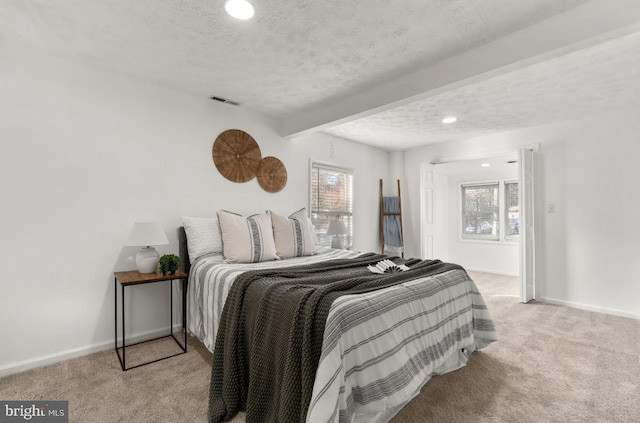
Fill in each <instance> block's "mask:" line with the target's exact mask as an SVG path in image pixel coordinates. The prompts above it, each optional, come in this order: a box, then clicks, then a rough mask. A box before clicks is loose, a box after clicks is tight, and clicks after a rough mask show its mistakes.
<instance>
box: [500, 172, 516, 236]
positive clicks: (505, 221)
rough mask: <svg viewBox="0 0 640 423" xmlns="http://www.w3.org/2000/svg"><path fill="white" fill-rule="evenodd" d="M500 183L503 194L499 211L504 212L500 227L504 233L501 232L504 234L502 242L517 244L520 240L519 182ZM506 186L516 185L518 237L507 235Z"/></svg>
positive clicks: (512, 180) (508, 180) (507, 180)
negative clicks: (502, 227)
mask: <svg viewBox="0 0 640 423" xmlns="http://www.w3.org/2000/svg"><path fill="white" fill-rule="evenodd" d="M501 183H502V193H503V194H504V195H503V196H502V197H503V203H502V209H501V211H502V212H504V215H503V216H502V225H503V226H504V231H503V232H502V233H503V234H504V241H507V242H509V241H511V242H518V241H519V239H520V210H519V209H520V181H518V180H517V179H505V180H503V181H501ZM507 184H517V185H518V235H509V234H508V233H507V224H508V223H507V219H508V218H509V217H508V215H507V206H506V203H507Z"/></svg>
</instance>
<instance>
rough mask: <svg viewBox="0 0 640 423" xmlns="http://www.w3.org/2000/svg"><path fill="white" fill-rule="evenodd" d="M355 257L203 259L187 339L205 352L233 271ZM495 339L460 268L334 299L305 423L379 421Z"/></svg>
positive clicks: (192, 282)
mask: <svg viewBox="0 0 640 423" xmlns="http://www.w3.org/2000/svg"><path fill="white" fill-rule="evenodd" d="M357 255H358V254H357V253H353V252H349V251H344V250H331V249H329V250H326V251H323V252H321V253H319V254H317V255H315V256H308V257H300V258H294V259H286V260H280V261H272V262H264V263H255V264H225V263H222V257H220V256H211V257H203V258H201V259H199V260H197V261H196V262H195V263H194V265H193V266H192V267H191V272H190V275H189V288H188V298H189V319H188V322H189V331H191V332H192V333H193V334H194V335H196V336H197V337H198V338H199V339H200V340H201V341H202V342H203V343H204V345H205V346H206V347H207V348H208V349H209V350H210V351H212V352H213V348H214V345H215V334H216V333H217V330H218V325H219V321H220V316H221V314H222V309H223V305H224V301H225V299H226V297H227V294H228V293H229V289H230V287H231V284H232V283H233V281H234V280H235V278H236V276H238V275H239V274H240V273H242V272H245V271H247V270H256V269H266V268H272V267H283V266H297V265H301V264H305V263H312V262H317V261H324V260H330V259H335V258H350V257H355V256H357ZM496 339H497V334H496V332H495V328H494V326H493V322H492V321H491V318H490V316H489V313H488V310H487V308H486V305H485V303H484V300H483V299H482V297H481V295H480V293H479V292H478V290H477V288H476V286H475V284H474V283H473V281H472V280H471V279H469V277H468V276H467V274H466V273H465V272H463V271H460V270H454V271H450V272H446V273H443V274H440V275H436V276H432V277H426V278H421V279H416V280H413V281H411V282H405V283H403V284H400V285H397V286H393V287H391V288H386V289H383V290H379V291H374V292H369V293H366V294H358V295H345V296H342V297H340V298H338V299H337V300H336V301H334V303H333V305H332V306H331V310H330V312H329V316H328V317H327V322H326V328H325V333H324V340H323V346H322V355H321V358H320V362H319V365H318V370H317V373H316V379H315V384H314V389H313V395H312V399H311V403H310V406H309V412H308V414H307V422H312V423H326V422H386V421H388V420H389V419H391V417H393V415H395V413H397V412H398V411H399V410H400V409H401V408H402V406H404V405H405V404H406V403H407V402H409V401H410V400H411V399H412V398H413V397H414V396H415V395H417V394H418V392H419V391H420V388H421V387H422V386H423V385H424V384H425V383H426V382H427V381H428V380H429V378H430V377H431V375H433V374H441V373H446V372H448V371H452V370H456V369H458V368H460V367H462V366H464V365H465V364H466V361H467V359H468V357H469V355H470V354H471V353H472V352H473V351H474V350H476V349H478V348H482V347H484V346H486V345H487V344H489V343H491V342H493V341H495V340H496Z"/></svg>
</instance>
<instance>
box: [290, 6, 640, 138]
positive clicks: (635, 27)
mask: <svg viewBox="0 0 640 423" xmlns="http://www.w3.org/2000/svg"><path fill="white" fill-rule="evenodd" d="M637 31H640V2H638V1H637V0H616V1H615V2H611V0H592V1H590V2H587V3H585V4H583V5H581V6H578V7H575V8H573V9H569V10H567V11H565V12H563V13H560V14H558V15H555V16H553V17H551V18H549V19H546V20H544V21H542V22H539V23H537V24H535V25H532V26H529V27H527V28H524V29H521V30H519V31H517V32H514V33H512V34H509V35H507V36H505V37H502V38H499V39H497V40H494V41H492V42H489V43H487V44H484V45H482V46H479V47H477V48H474V49H472V50H468V51H466V52H464V53H462V54H460V55H457V56H454V57H451V58H449V59H447V60H444V61H442V62H439V63H437V64H435V65H433V66H430V67H427V68H424V69H421V70H419V71H417V72H414V73H411V74H409V75H407V76H405V77H402V78H399V79H396V80H393V81H390V82H388V83H385V84H380V85H378V86H376V87H374V88H372V89H370V90H368V91H365V92H362V93H359V94H356V95H353V96H350V97H347V98H344V99H341V100H338V101H336V102H333V103H331V104H328V105H324V106H320V107H314V108H311V109H307V110H302V111H300V112H298V113H295V114H293V115H290V116H287V117H285V118H284V119H283V120H282V124H281V135H282V136H285V137H296V136H300V135H303V134H305V133H310V132H316V131H319V130H322V129H326V128H328V127H332V126H336V125H339V124H342V123H346V122H349V121H352V120H355V119H358V118H362V117H365V116H369V115H371V114H374V113H379V112H382V111H384V110H387V109H390V108H393V107H397V106H400V105H404V104H407V103H410V102H413V101H416V100H421V99H424V98H427V97H430V96H433V95H437V94H440V93H442V92H445V91H449V90H452V89H455V88H458V87H461V86H465V85H469V84H472V83H475V82H478V81H482V80H485V79H489V78H492V77H494V76H498V75H501V74H505V73H508V72H512V71H514V70H517V69H521V68H524V67H527V66H531V65H533V64H536V63H540V62H543V61H545V60H548V59H551V58H553V57H557V56H561V55H564V54H567V53H570V52H573V51H578V50H582V49H584V48H587V47H591V46H593V45H596V44H599V43H602V42H605V41H608V40H612V39H615V38H618V37H621V36H624V35H627V34H631V33H634V32H637Z"/></svg>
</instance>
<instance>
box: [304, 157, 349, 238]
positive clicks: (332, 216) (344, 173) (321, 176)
mask: <svg viewBox="0 0 640 423" xmlns="http://www.w3.org/2000/svg"><path fill="white" fill-rule="evenodd" d="M352 217H353V173H352V171H351V170H350V169H344V168H339V167H334V166H328V165H324V164H321V163H312V165H311V221H312V223H313V225H314V227H315V230H316V235H317V238H318V244H320V245H325V246H328V245H331V237H330V236H327V228H328V226H329V222H330V221H332V220H342V221H343V222H344V224H345V225H346V227H347V231H348V232H349V233H348V234H347V236H346V242H345V245H351V243H352V235H353V222H352Z"/></svg>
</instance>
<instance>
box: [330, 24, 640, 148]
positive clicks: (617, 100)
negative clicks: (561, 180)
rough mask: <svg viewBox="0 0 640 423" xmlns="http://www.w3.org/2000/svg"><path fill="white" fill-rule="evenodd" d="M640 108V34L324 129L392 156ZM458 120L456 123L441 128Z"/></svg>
mask: <svg viewBox="0 0 640 423" xmlns="http://www.w3.org/2000/svg"><path fill="white" fill-rule="evenodd" d="M633 107H640V33H635V34H632V35H627V36H625V37H621V38H617V39H615V40H612V41H609V42H606V43H602V44H598V45H596V46H593V47H590V48H588V49H584V50H579V51H576V52H573V53H570V54H567V55H564V56H561V57H556V58H554V59H551V60H548V61H545V62H542V63H538V64H536V65H533V66H529V67H525V68H522V69H519V70H517V71H515V72H510V73H506V74H503V75H500V76H497V77H494V78H490V79H486V80H484V81H481V82H478V83H475V84H471V85H468V86H465V87H461V88H458V89H454V90H451V91H447V92H444V93H442V94H439V95H435V96H432V97H429V98H426V99H424V100H420V101H415V102H412V103H409V104H406V105H403V106H400V107H396V108H392V109H389V110H386V111H384V112H381V113H377V114H374V115H371V116H368V117H365V118H362V119H357V120H353V121H351V122H348V123H346V124H342V125H339V126H335V127H333V128H330V129H327V130H325V131H326V132H329V133H331V134H334V135H338V136H341V137H344V138H351V139H357V140H359V141H360V142H364V143H367V144H371V145H375V146H378V147H382V148H387V149H390V150H405V149H409V148H412V147H416V146H419V145H424V144H428V143H436V142H446V141H457V140H462V139H467V138H471V137H476V136H482V135H489V134H492V133H496V132H503V131H510V130H515V129H520V128H527V127H533V126H537V125H541V124H545V123H551V122H557V121H562V120H569V119H576V118H580V117H587V116H593V115H597V114H599V113H605V112H610V111H612V110H617V109H627V108H633ZM447 115H455V116H457V117H458V121H457V122H456V123H453V124H448V125H447V124H443V123H442V118H443V117H444V116H447Z"/></svg>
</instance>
